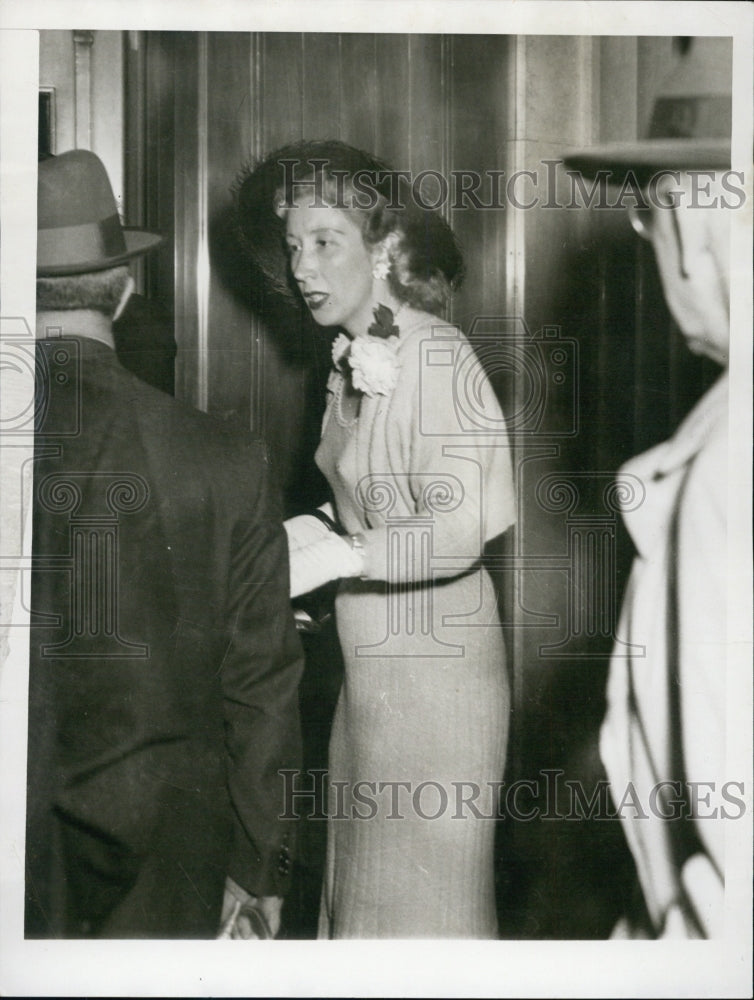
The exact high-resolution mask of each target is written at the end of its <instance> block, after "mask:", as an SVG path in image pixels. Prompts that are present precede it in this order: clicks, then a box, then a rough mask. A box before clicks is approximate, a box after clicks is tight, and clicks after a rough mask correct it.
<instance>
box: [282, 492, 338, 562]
mask: <svg viewBox="0 0 754 1000" xmlns="http://www.w3.org/2000/svg"><path fill="white" fill-rule="evenodd" d="M319 510H321V511H322V512H323V513H324V514H327V516H328V517H329V518H332V516H333V510H332V505H331V504H329V503H326V504H323V505H322V506H321V507H320V508H319ZM283 527H284V528H285V530H286V534H287V535H288V548H289V550H290V551H291V552H293V551H294V549H302V548H304V546H305V545H313V544H314V542H318V541H319V540H320V539H322V538H327V536H328V535H329V534H330V528H328V527H327V525H326V524H325V523H324V522H323V521H320V519H319V518H318V517H314V516H313V515H312V514H299V515H298V517H289V518H288V520H287V521H283Z"/></svg>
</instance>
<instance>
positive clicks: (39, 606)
mask: <svg viewBox="0 0 754 1000" xmlns="http://www.w3.org/2000/svg"><path fill="white" fill-rule="evenodd" d="M37 362H38V368H37V381H38V386H39V392H38V397H37V410H38V412H37V418H38V436H37V443H36V449H35V465H34V501H35V502H34V540H33V552H34V566H35V568H34V572H33V576H32V609H31V611H32V629H31V646H30V691H29V760H28V801H27V844H26V857H27V867H26V878H27V903H26V933H27V936H35V937H37V936H45V937H46V936H66V937H78V936H107V937H167V938H170V937H204V936H212V935H214V933H215V932H216V930H217V925H218V920H219V913H220V905H221V901H222V890H223V884H224V880H225V876H226V874H227V875H230V876H232V877H233V878H234V879H235V880H236V881H237V882H238V883H239V884H240V885H241V886H243V887H244V888H245V889H247V890H248V891H249V892H252V893H254V894H259V895H280V894H282V893H283V892H284V891H285V889H286V884H287V881H288V879H289V877H290V875H289V873H290V841H292V839H293V838H292V833H293V831H292V830H291V822H290V821H286V820H281V819H279V818H278V817H279V816H280V814H281V813H283V812H284V811H285V803H284V801H283V787H284V786H283V779H282V778H281V776H280V775H279V773H278V772H279V770H280V769H283V768H295V767H297V766H298V764H299V720H298V684H299V679H300V674H301V668H302V661H301V650H300V646H299V642H298V638H297V636H296V632H295V628H294V624H293V620H292V617H291V614H290V605H289V600H288V562H287V547H286V539H285V532H284V530H283V528H282V526H281V522H280V516H279V510H278V509H277V508H276V506H275V505H274V504H273V503H272V502H271V500H270V497H269V492H268V487H267V484H266V478H267V475H266V463H265V457H264V453H263V449H262V448H261V446H260V445H259V444H258V443H256V442H254V441H251V440H248V439H246V438H245V437H243V436H238V435H236V434H235V433H231V432H230V431H226V430H225V429H223V428H222V427H221V426H218V425H216V424H215V423H214V422H213V421H211V420H210V419H209V418H208V417H206V416H205V415H204V414H202V413H199V412H198V411H195V410H192V409H190V408H188V407H185V406H182V405H180V404H179V403H177V402H176V401H175V400H173V399H172V398H170V397H169V396H167V395H165V394H164V393H161V392H159V391H157V390H155V389H152V388H151V387H150V386H148V385H146V384H144V383H143V382H141V381H139V380H138V379H137V378H135V377H134V376H132V375H131V374H130V373H128V372H127V371H125V369H123V368H122V367H121V366H120V365H119V364H118V362H117V360H116V357H115V353H114V352H113V351H112V350H111V349H110V348H108V347H107V346H105V345H104V344H101V343H99V342H97V341H93V340H90V339H85V338H65V339H58V340H55V339H52V340H48V341H41V342H39V344H38V353H37Z"/></svg>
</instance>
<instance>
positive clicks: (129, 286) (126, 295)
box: [113, 274, 136, 323]
mask: <svg viewBox="0 0 754 1000" xmlns="http://www.w3.org/2000/svg"><path fill="white" fill-rule="evenodd" d="M135 288H136V283H135V282H134V279H133V278H132V277H131V275H130V274H129V276H128V281H127V282H126V287H125V288H124V289H123V294H122V295H121V297H120V302H119V303H118V306H117V308H116V310H115V313H114V314H113V323H114V322H115V321H116V319H118V317H119V316H120V315H121V314H122V312H123V310H124V309H125V308H126V305H127V303H128V300H129V299H130V298H131V296H132V295H133V293H134V289H135Z"/></svg>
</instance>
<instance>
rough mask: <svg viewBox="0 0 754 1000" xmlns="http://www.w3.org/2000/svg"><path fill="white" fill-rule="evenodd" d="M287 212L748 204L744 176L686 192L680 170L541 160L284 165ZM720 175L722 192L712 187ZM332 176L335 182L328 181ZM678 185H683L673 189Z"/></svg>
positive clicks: (707, 179) (698, 179) (724, 177)
mask: <svg viewBox="0 0 754 1000" xmlns="http://www.w3.org/2000/svg"><path fill="white" fill-rule="evenodd" d="M280 163H281V165H282V167H283V178H282V184H281V194H280V200H279V202H278V205H279V208H281V209H285V208H290V207H292V206H293V205H301V204H306V205H308V206H309V207H313V208H323V207H325V206H330V207H332V208H339V209H344V210H354V209H355V210H361V211H370V210H372V209H374V208H376V207H377V205H378V204H379V203H380V202H381V201H382V202H383V203H384V204H385V208H386V209H388V210H394V211H397V210H402V209H406V208H410V207H412V206H413V207H415V208H419V209H423V210H427V211H436V210H439V209H449V210H451V211H459V210H463V209H473V210H475V211H485V210H487V211H489V210H498V209H505V208H512V209H523V210H529V209H534V208H542V209H579V210H580V209H584V208H596V209H626V208H628V207H634V208H650V207H651V208H660V209H668V208H679V207H687V208H715V209H717V208H726V209H736V208H741V206H742V205H743V204H744V203H745V201H746V192H745V189H744V174H743V172H742V171H736V170H725V171H721V172H719V174H718V173H716V172H715V171H714V170H694V169H692V170H688V171H685V172H684V173H685V175H686V176H687V177H690V178H691V183H690V184H689V185H688V186H683V187H682V186H681V173H680V172H679V171H678V170H671V169H662V170H658V171H656V172H654V173H653V174H652V175H651V176H650V177H649V178H648V179H646V178H644V177H640V176H639V175H638V174H637V172H636V171H634V170H627V171H621V173H620V175H619V177H618V178H616V179H614V177H613V172H612V171H611V170H610V169H608V168H605V169H602V170H598V171H597V172H596V174H595V176H594V178H593V179H592V180H591V181H588V180H586V179H585V178H584V176H583V175H582V173H581V172H580V171H579V170H575V169H570V168H566V167H565V162H564V160H562V159H552V160H541V161H540V163H539V164H538V167H537V169H536V170H532V169H526V170H516V171H512V172H510V173H509V172H507V171H505V170H482V171H479V170H451V171H449V172H448V173H442V172H441V171H439V170H433V169H426V170H420V171H417V172H412V171H410V170H366V169H365V170H358V171H356V172H355V173H349V172H348V171H345V170H329V171H328V175H327V178H326V177H325V175H324V174H323V172H322V170H321V169H320V168H322V167H324V168H325V169H327V163H328V161H327V160H321V159H316V158H312V159H310V160H306V161H301V160H298V159H284V160H281V161H280ZM718 176H719V183H720V193H713V191H712V182H713V181H714V180H715V178H716V177H718ZM328 178H331V180H328ZM673 185H678V186H677V187H673Z"/></svg>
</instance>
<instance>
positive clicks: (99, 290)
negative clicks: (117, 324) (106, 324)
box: [37, 266, 129, 319]
mask: <svg viewBox="0 0 754 1000" xmlns="http://www.w3.org/2000/svg"><path fill="white" fill-rule="evenodd" d="M128 278H129V271H128V267H125V266H121V267H110V268H107V270H104V271H88V272H87V273H86V274H71V275H65V276H63V277H58V278H37V312H51V311H53V310H70V309H91V310H92V311H94V312H100V313H103V314H104V315H105V316H107V317H108V319H112V317H113V316H114V315H115V310H116V309H117V308H118V303H119V302H120V300H121V297H122V295H123V293H124V291H125V290H126V286H127V285H128Z"/></svg>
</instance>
